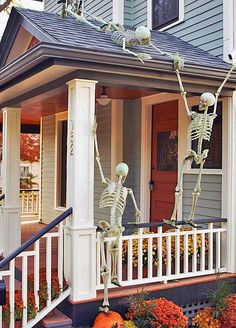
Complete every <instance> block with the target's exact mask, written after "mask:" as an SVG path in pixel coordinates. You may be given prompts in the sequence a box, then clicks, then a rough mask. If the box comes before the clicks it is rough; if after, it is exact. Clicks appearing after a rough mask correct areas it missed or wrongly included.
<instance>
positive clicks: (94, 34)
mask: <svg viewBox="0 0 236 328" xmlns="http://www.w3.org/2000/svg"><path fill="white" fill-rule="evenodd" d="M17 11H18V12H19V13H20V15H22V16H23V17H25V19H26V20H27V21H30V22H31V23H32V24H33V25H34V26H37V28H38V29H40V30H41V31H42V32H43V33H44V34H45V35H46V36H47V37H50V38H51V42H52V43H53V42H55V43H59V44H65V45H66V44H68V45H73V46H76V47H78V48H82V49H88V50H90V51H91V50H93V51H94V52H95V53H96V52H100V53H101V52H104V53H108V52H109V53H114V55H115V54H119V55H120V54H124V53H123V51H122V49H121V47H120V46H118V45H116V44H115V43H114V42H113V41H112V40H111V36H110V35H109V34H105V33H102V32H99V31H97V30H95V29H93V28H92V27H90V26H87V25H85V24H81V23H79V22H78V21H77V20H76V19H74V18H72V17H66V18H61V17H60V16H58V15H57V14H53V13H47V12H38V11H33V10H28V9H17ZM152 42H153V44H154V45H155V46H156V47H158V48H160V49H161V50H162V51H166V52H167V51H168V52H171V53H176V52H178V53H179V54H180V56H182V57H183V58H184V60H185V62H186V63H189V64H193V65H196V66H204V67H214V68H218V69H220V68H222V69H227V68H228V67H229V65H228V64H227V63H225V62H224V61H223V60H221V59H220V58H218V57H215V56H213V55H211V54H209V53H208V52H206V51H204V50H201V49H200V48H197V47H195V46H192V45H191V44H189V43H187V42H185V41H182V40H181V39H179V38H177V37H175V36H173V35H171V34H169V33H167V32H160V31H152ZM133 49H134V50H135V51H136V52H146V53H148V54H150V55H151V56H152V57H153V59H157V60H158V59H162V60H169V59H168V58H167V57H163V56H160V55H158V54H157V51H155V50H154V49H153V48H150V47H146V46H142V47H141V46H139V47H136V48H133ZM130 56H131V57H132V55H130Z"/></svg>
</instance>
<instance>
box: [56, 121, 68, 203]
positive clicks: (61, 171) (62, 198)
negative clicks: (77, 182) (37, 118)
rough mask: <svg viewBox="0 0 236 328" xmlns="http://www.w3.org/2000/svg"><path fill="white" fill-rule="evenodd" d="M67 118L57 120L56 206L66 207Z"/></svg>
mask: <svg viewBox="0 0 236 328" xmlns="http://www.w3.org/2000/svg"><path fill="white" fill-rule="evenodd" d="M66 171H67V120H66V119H59V120H58V121H57V184H56V197H57V199H56V207H66V183H67V179H66V176H67V172H66Z"/></svg>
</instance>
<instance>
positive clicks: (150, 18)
mask: <svg viewBox="0 0 236 328" xmlns="http://www.w3.org/2000/svg"><path fill="white" fill-rule="evenodd" d="M183 21H184V0H179V19H178V20H177V21H175V22H172V23H170V24H168V25H166V26H164V27H162V28H159V29H158V28H155V29H154V28H153V0H147V26H148V28H149V29H150V30H155V31H165V30H167V29H169V28H171V27H173V26H175V25H178V24H180V23H181V22H183Z"/></svg>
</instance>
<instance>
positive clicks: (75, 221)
mask: <svg viewBox="0 0 236 328" xmlns="http://www.w3.org/2000/svg"><path fill="white" fill-rule="evenodd" d="M95 85H96V81H90V80H80V79H75V80H72V81H70V82H69V83H68V96H69V97H68V99H69V105H68V147H67V149H68V151H67V207H69V206H71V207H72V208H73V214H72V217H71V218H70V219H68V222H67V227H66V233H65V276H66V279H67V280H68V281H69V283H70V286H71V288H72V293H71V300H72V301H79V300H84V299H90V298H93V297H95V296H96V272H95V271H96V270H95V268H96V227H95V226H94V217H93V211H94V209H93V196H94V195H93V193H94V192H93V185H94V136H93V134H92V127H93V122H94V114H95Z"/></svg>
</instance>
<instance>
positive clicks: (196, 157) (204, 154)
mask: <svg viewBox="0 0 236 328" xmlns="http://www.w3.org/2000/svg"><path fill="white" fill-rule="evenodd" d="M208 152H209V149H204V150H203V152H202V153H201V154H197V153H196V152H195V151H194V150H192V149H190V150H189V151H188V156H189V157H193V159H194V161H195V163H196V164H201V163H202V162H203V161H205V159H206V158H207V156H208Z"/></svg>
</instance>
